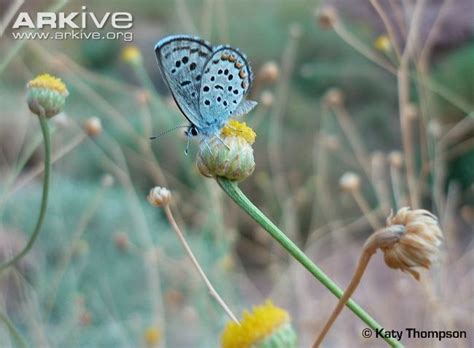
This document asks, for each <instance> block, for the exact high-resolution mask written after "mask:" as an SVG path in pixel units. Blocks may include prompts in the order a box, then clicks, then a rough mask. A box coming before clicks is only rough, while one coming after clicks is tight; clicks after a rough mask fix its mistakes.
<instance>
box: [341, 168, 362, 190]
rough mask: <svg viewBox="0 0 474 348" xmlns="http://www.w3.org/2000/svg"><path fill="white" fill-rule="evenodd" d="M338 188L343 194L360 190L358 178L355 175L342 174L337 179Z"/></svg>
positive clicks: (351, 173)
mask: <svg viewBox="0 0 474 348" xmlns="http://www.w3.org/2000/svg"><path fill="white" fill-rule="evenodd" d="M339 186H340V187H341V189H342V190H343V191H345V192H354V191H357V190H358V189H359V188H360V177H359V175H357V174H356V173H353V172H347V173H344V174H343V175H342V176H341V178H340V179H339Z"/></svg>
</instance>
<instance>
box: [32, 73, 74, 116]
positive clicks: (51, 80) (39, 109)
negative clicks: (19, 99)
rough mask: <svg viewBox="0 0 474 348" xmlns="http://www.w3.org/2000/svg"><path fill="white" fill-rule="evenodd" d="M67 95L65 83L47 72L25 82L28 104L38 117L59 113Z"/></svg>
mask: <svg viewBox="0 0 474 348" xmlns="http://www.w3.org/2000/svg"><path fill="white" fill-rule="evenodd" d="M68 95H69V92H68V90H67V88H66V85H65V84H64V83H63V82H62V81H61V80H60V79H58V78H56V77H53V76H51V75H48V74H43V75H39V76H37V77H35V78H34V79H33V80H31V81H30V82H28V84H27V94H26V98H27V101H28V106H29V108H30V110H31V112H33V113H34V114H36V115H38V116H40V117H47V118H51V117H53V116H55V115H57V114H58V113H60V112H61V111H62V110H63V108H64V104H65V103H66V97H67V96H68Z"/></svg>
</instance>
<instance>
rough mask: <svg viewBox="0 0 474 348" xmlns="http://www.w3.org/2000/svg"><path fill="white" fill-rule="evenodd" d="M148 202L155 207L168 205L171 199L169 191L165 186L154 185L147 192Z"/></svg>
mask: <svg viewBox="0 0 474 348" xmlns="http://www.w3.org/2000/svg"><path fill="white" fill-rule="evenodd" d="M147 198H148V202H150V204H151V205H154V206H156V207H162V206H164V205H168V204H169V203H170V200H171V192H170V191H169V190H168V189H167V188H166V187H160V186H156V187H153V188H152V189H151V190H150V193H149V194H148V197H147Z"/></svg>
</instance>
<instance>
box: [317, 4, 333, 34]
mask: <svg viewBox="0 0 474 348" xmlns="http://www.w3.org/2000/svg"><path fill="white" fill-rule="evenodd" d="M315 17H316V19H317V21H318V23H319V26H320V27H321V28H323V29H332V28H333V27H334V25H335V24H336V22H337V11H336V9H335V8H334V7H333V6H330V5H325V6H323V7H322V8H320V9H319V11H318V10H317V11H316V12H315Z"/></svg>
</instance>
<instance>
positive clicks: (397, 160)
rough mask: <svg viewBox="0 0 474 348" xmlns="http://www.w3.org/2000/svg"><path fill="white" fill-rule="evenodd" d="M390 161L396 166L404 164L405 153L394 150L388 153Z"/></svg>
mask: <svg viewBox="0 0 474 348" xmlns="http://www.w3.org/2000/svg"><path fill="white" fill-rule="evenodd" d="M388 162H389V163H390V165H391V166H393V167H395V168H401V167H402V166H403V155H402V153H401V152H400V151H392V152H390V153H389V154H388Z"/></svg>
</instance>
